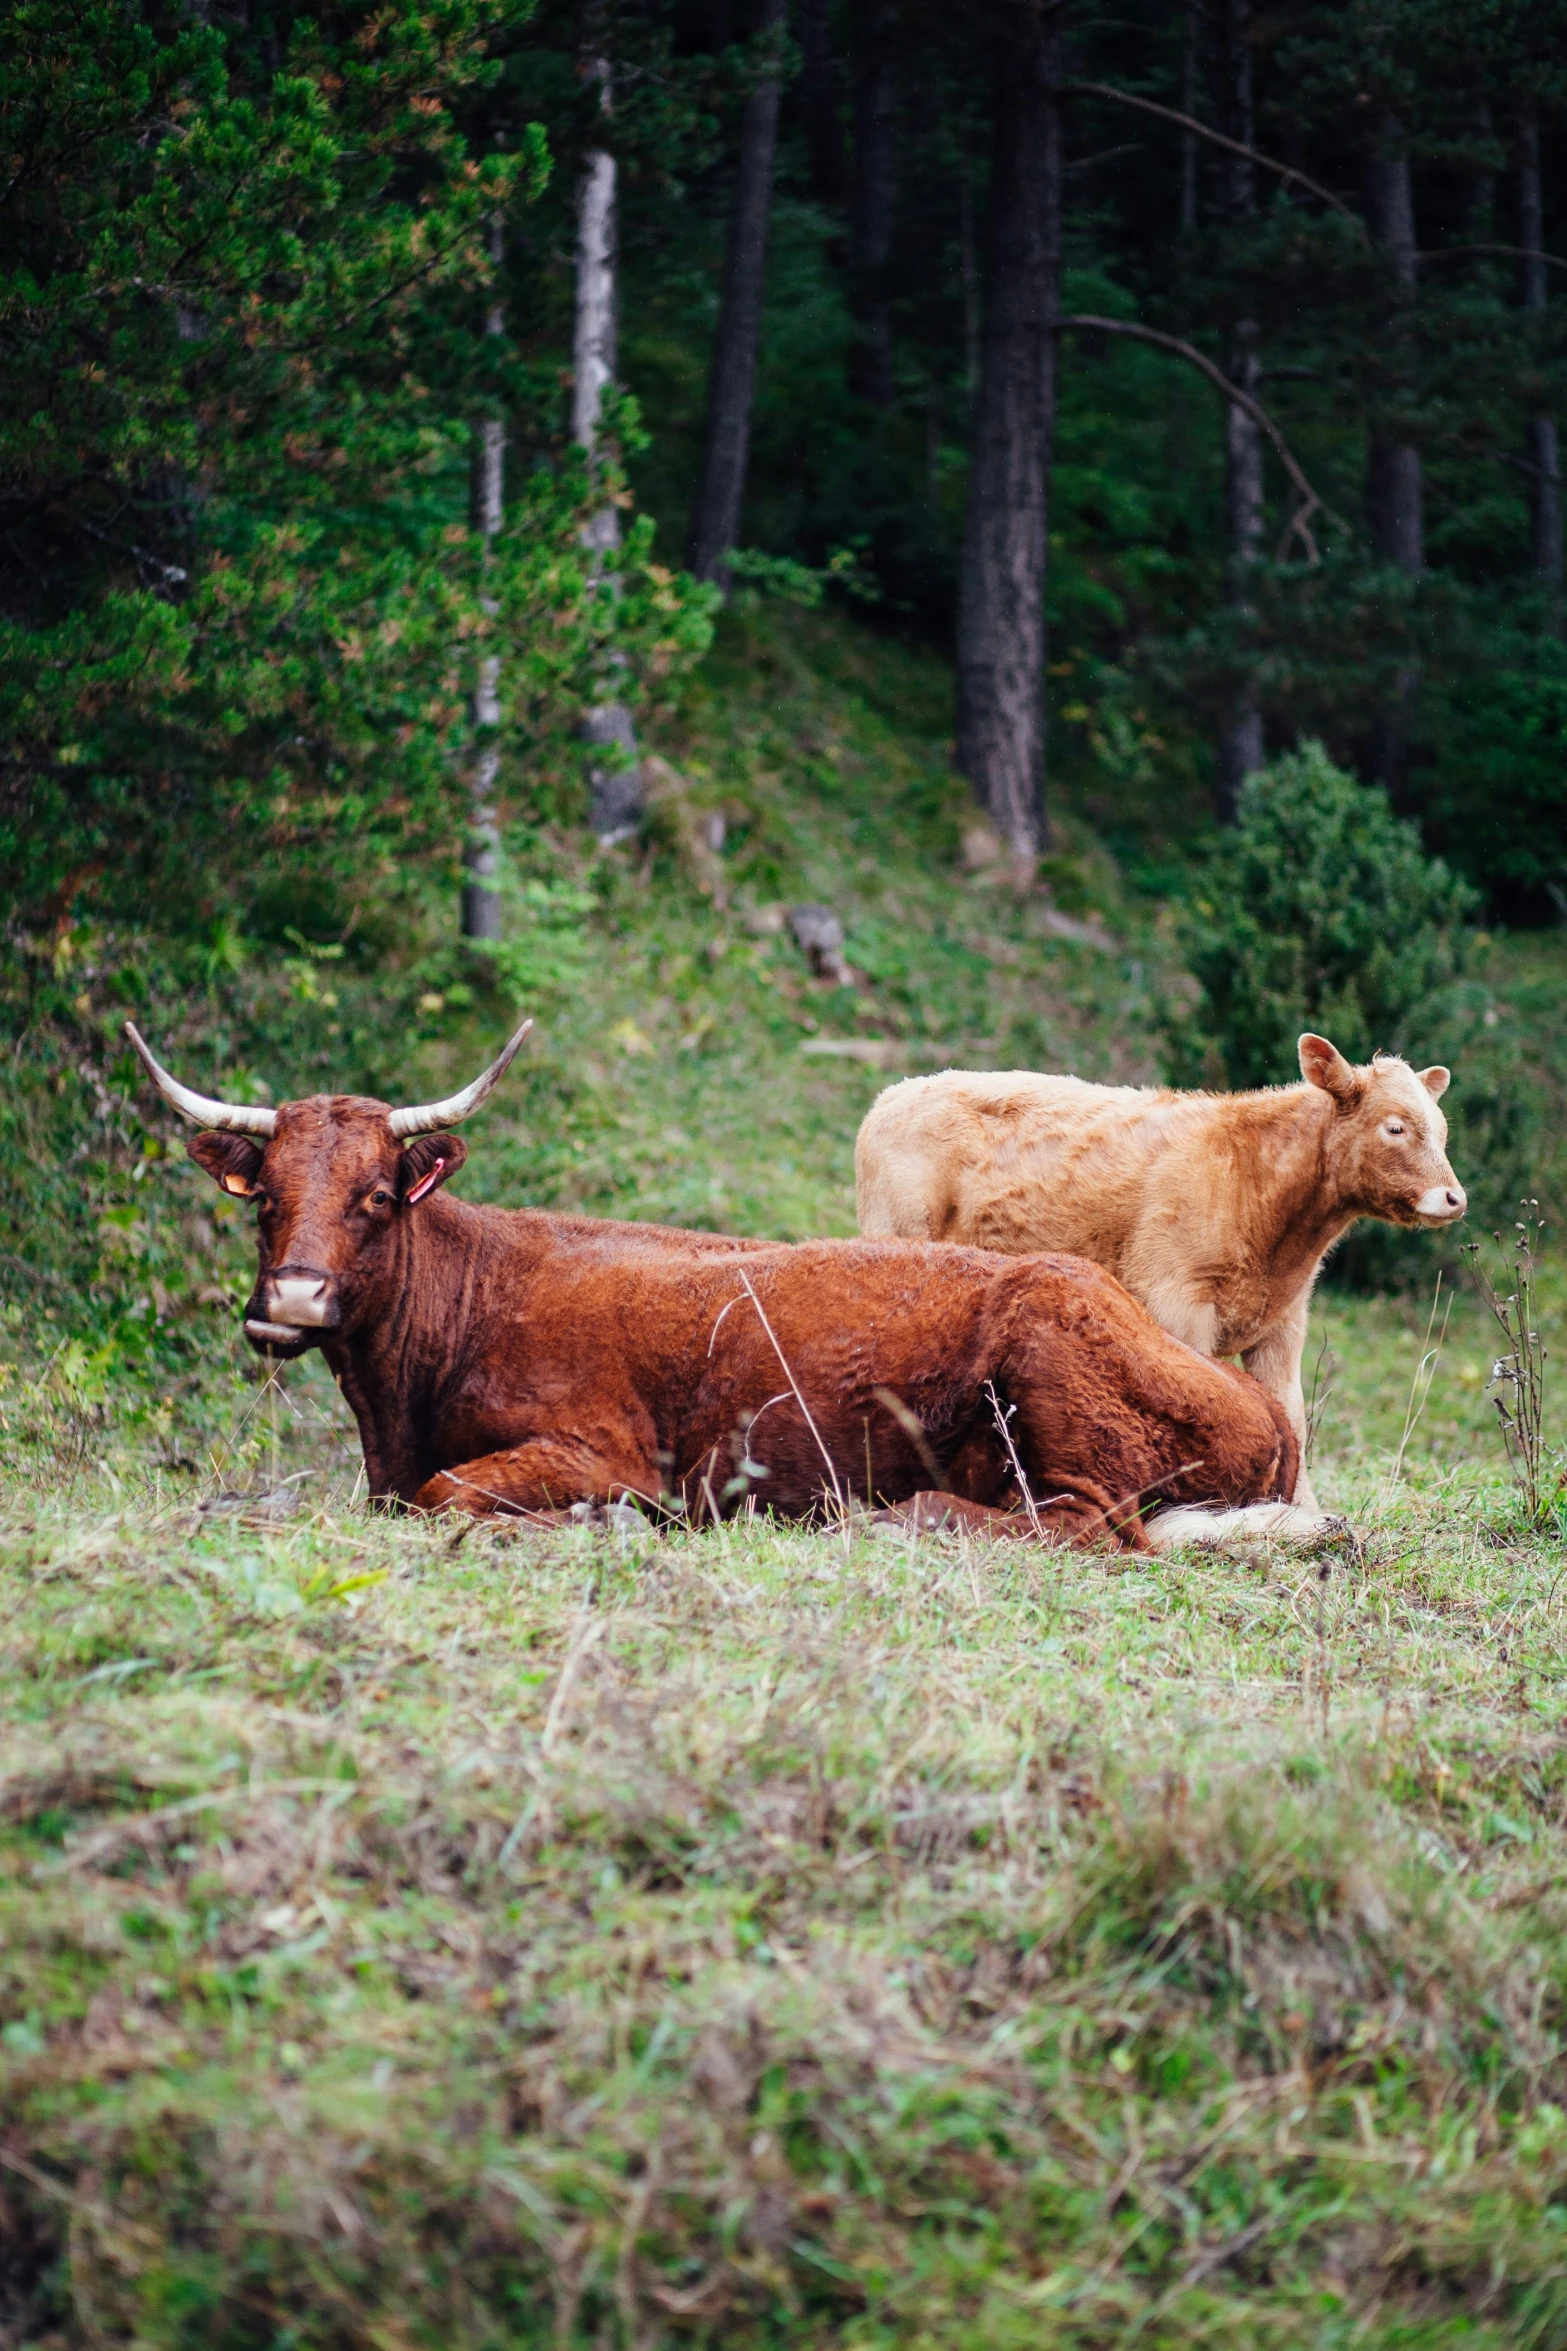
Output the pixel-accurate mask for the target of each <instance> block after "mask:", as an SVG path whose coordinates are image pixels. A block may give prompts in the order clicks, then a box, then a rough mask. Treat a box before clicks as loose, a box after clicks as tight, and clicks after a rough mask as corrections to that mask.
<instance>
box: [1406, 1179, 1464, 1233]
mask: <svg viewBox="0 0 1567 2351" xmlns="http://www.w3.org/2000/svg"><path fill="white" fill-rule="evenodd" d="M1468 1205H1469V1199H1468V1195H1467V1193H1466V1192H1465V1190H1464V1187H1463V1185H1462V1184H1460V1183H1451V1184H1433V1185H1432V1186H1431V1187H1430V1189H1429V1191H1425V1192H1422V1193H1421V1195H1420V1197H1419V1199H1418V1200H1417V1201H1416V1202H1415V1214H1416V1216H1417V1217H1418V1218H1419V1220H1420V1222H1421V1223H1422V1224H1453V1223H1456V1221H1457V1219H1458V1218H1459V1217H1461V1216H1462V1215H1463V1213H1464V1210H1465V1209H1466V1208H1467V1207H1468Z"/></svg>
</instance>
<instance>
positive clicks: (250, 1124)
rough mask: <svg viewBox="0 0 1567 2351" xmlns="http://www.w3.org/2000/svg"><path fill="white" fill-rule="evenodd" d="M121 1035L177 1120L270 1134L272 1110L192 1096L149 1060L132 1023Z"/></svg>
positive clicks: (233, 1132)
mask: <svg viewBox="0 0 1567 2351" xmlns="http://www.w3.org/2000/svg"><path fill="white" fill-rule="evenodd" d="M125 1034H126V1035H127V1036H128V1037H129V1038H130V1041H131V1043H132V1044H133V1045H134V1046H135V1048H136V1050H137V1052H138V1053H139V1054H140V1055H141V1058H142V1065H143V1067H144V1068H145V1069H146V1072H147V1075H148V1076H149V1077H150V1078H151V1080H152V1082H153V1084H154V1085H155V1086H156V1087H157V1089H158V1091H159V1093H160V1094H161V1095H162V1096H163V1099H164V1101H165V1102H172V1103H173V1105H174V1107H175V1109H176V1110H177V1111H178V1112H179V1114H180V1116H181V1118H188V1119H191V1120H193V1121H194V1122H195V1124H196V1125H197V1126H199V1127H225V1128H227V1130H228V1132H229V1133H230V1134H231V1135H271V1134H272V1133H273V1131H274V1130H275V1128H276V1126H277V1112H276V1111H275V1110H266V1109H264V1108H263V1107H262V1106H261V1104H260V1103H244V1102H215V1101H214V1100H213V1099H212V1096H211V1095H210V1094H193V1093H192V1092H191V1090H190V1088H189V1086H182V1085H181V1084H180V1081H179V1079H178V1078H171V1077H170V1075H169V1073H168V1071H167V1070H166V1069H164V1068H163V1067H162V1065H161V1064H160V1063H159V1062H157V1061H155V1060H154V1059H153V1056H152V1052H151V1050H150V1048H149V1046H148V1044H147V1041H146V1039H145V1038H144V1037H143V1035H142V1033H141V1031H140V1029H138V1027H137V1026H136V1023H135V1022H134V1021H133V1020H128V1021H127V1022H126V1024H125Z"/></svg>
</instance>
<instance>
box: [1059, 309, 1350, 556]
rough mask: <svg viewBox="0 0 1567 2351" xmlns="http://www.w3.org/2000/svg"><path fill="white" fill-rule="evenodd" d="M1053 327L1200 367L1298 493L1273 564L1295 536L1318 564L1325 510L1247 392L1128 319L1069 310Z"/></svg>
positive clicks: (1203, 356)
mask: <svg viewBox="0 0 1567 2351" xmlns="http://www.w3.org/2000/svg"><path fill="white" fill-rule="evenodd" d="M1056 325H1057V326H1058V327H1062V328H1065V327H1077V328H1079V329H1082V330H1084V331H1086V332H1087V333H1090V334H1099V335H1130V336H1131V337H1132V338H1133V340H1134V341H1136V342H1139V343H1152V344H1153V345H1154V346H1155V348H1156V349H1158V350H1160V351H1173V352H1174V353H1175V355H1176V357H1177V358H1178V359H1184V360H1187V361H1189V363H1190V364H1191V365H1192V366H1193V367H1197V368H1201V370H1202V372H1203V374H1204V375H1205V376H1206V377H1207V378H1208V381H1209V382H1210V383H1211V384H1216V385H1217V386H1218V388H1219V390H1220V391H1221V392H1222V393H1223V394H1224V397H1225V399H1226V400H1228V401H1231V402H1232V403H1233V404H1234V406H1235V407H1237V408H1243V409H1244V410H1245V412H1246V414H1247V415H1248V416H1249V417H1250V418H1251V419H1252V422H1253V423H1254V424H1258V425H1260V426H1261V427H1262V430H1263V431H1264V432H1265V433H1266V434H1267V436H1268V439H1269V440H1270V441H1271V442H1272V443H1273V446H1274V448H1275V449H1276V450H1277V451H1278V454H1279V462H1280V463H1281V464H1282V466H1283V468H1284V470H1285V472H1286V473H1287V474H1288V475H1289V478H1290V480H1291V482H1292V483H1293V484H1294V486H1295V488H1296V490H1297V491H1298V492H1299V493H1300V504H1299V506H1297V507H1296V509H1295V512H1294V513H1293V514H1292V515H1291V516H1290V519H1289V522H1288V524H1287V525H1286V528H1285V532H1284V536H1283V538H1282V539H1281V540H1280V541H1279V545H1278V553H1277V554H1276V556H1275V557H1274V561H1275V562H1282V561H1283V559H1284V551H1285V549H1286V548H1287V547H1288V545H1289V543H1290V541H1291V540H1292V539H1294V538H1297V537H1298V538H1299V540H1300V543H1301V545H1302V546H1303V547H1304V548H1305V550H1306V561H1307V562H1308V563H1311V564H1316V563H1320V562H1321V560H1322V557H1321V555H1320V553H1319V552H1318V549H1317V541H1316V534H1315V533H1314V532H1313V530H1312V528H1311V518H1312V516H1313V515H1314V514H1320V513H1323V512H1325V511H1326V510H1325V508H1324V507H1323V504H1322V500H1321V499H1320V498H1319V497H1318V496H1317V493H1316V491H1315V490H1314V489H1313V488H1312V486H1311V484H1310V482H1308V481H1307V479H1306V477H1305V475H1304V474H1303V473H1302V472H1301V470H1300V467H1299V466H1298V465H1297V464H1296V462H1295V459H1294V456H1293V454H1292V453H1291V450H1290V446H1289V443H1288V442H1287V441H1286V440H1285V438H1284V435H1283V434H1282V433H1281V432H1280V431H1279V428H1278V426H1277V425H1276V424H1275V423H1274V421H1273V419H1272V417H1271V416H1270V415H1269V414H1268V412H1267V410H1266V409H1265V408H1262V407H1260V406H1259V405H1258V403H1257V402H1256V401H1255V400H1254V399H1253V398H1252V396H1251V394H1250V393H1249V392H1243V391H1242V390H1241V388H1240V386H1239V384H1232V383H1231V382H1230V379H1229V377H1228V376H1227V375H1226V374H1225V373H1224V372H1223V370H1222V369H1221V368H1218V367H1215V365H1214V363H1213V361H1212V360H1211V359H1210V358H1209V357H1208V355H1207V353H1206V352H1205V351H1199V350H1198V348H1197V346H1196V344H1195V343H1183V342H1182V341H1181V339H1180V337H1179V335H1162V334H1160V332H1159V330H1158V328H1157V327H1145V326H1139V325H1137V324H1136V323H1135V322H1134V321H1133V320H1131V319H1129V318H1096V317H1094V316H1092V315H1091V314H1090V313H1089V312H1087V311H1070V312H1068V313H1067V315H1066V316H1065V317H1064V318H1058V319H1057V320H1056Z"/></svg>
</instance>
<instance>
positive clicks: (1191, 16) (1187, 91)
mask: <svg viewBox="0 0 1567 2351" xmlns="http://www.w3.org/2000/svg"><path fill="white" fill-rule="evenodd" d="M1181 112H1182V113H1183V114H1185V115H1188V116H1190V117H1191V118H1192V119H1193V120H1194V121H1195V119H1196V115H1197V8H1196V0H1188V6H1187V10H1186V29H1185V33H1184V36H1183V38H1182V42H1181ZM1236 135H1237V136H1238V135H1239V134H1238V133H1237V134H1236ZM1196 231H1197V133H1196V132H1195V131H1189V130H1183V131H1182V133H1181V235H1182V236H1183V237H1190V236H1195V234H1196Z"/></svg>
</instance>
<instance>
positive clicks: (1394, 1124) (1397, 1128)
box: [1382, 1118, 1404, 1135]
mask: <svg viewBox="0 0 1567 2351" xmlns="http://www.w3.org/2000/svg"><path fill="white" fill-rule="evenodd" d="M1403 1131H1404V1122H1403V1120H1402V1119H1401V1118H1390V1119H1389V1120H1388V1122H1387V1124H1386V1126H1385V1127H1384V1128H1383V1129H1382V1132H1383V1133H1384V1135H1401V1134H1402V1133H1403Z"/></svg>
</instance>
